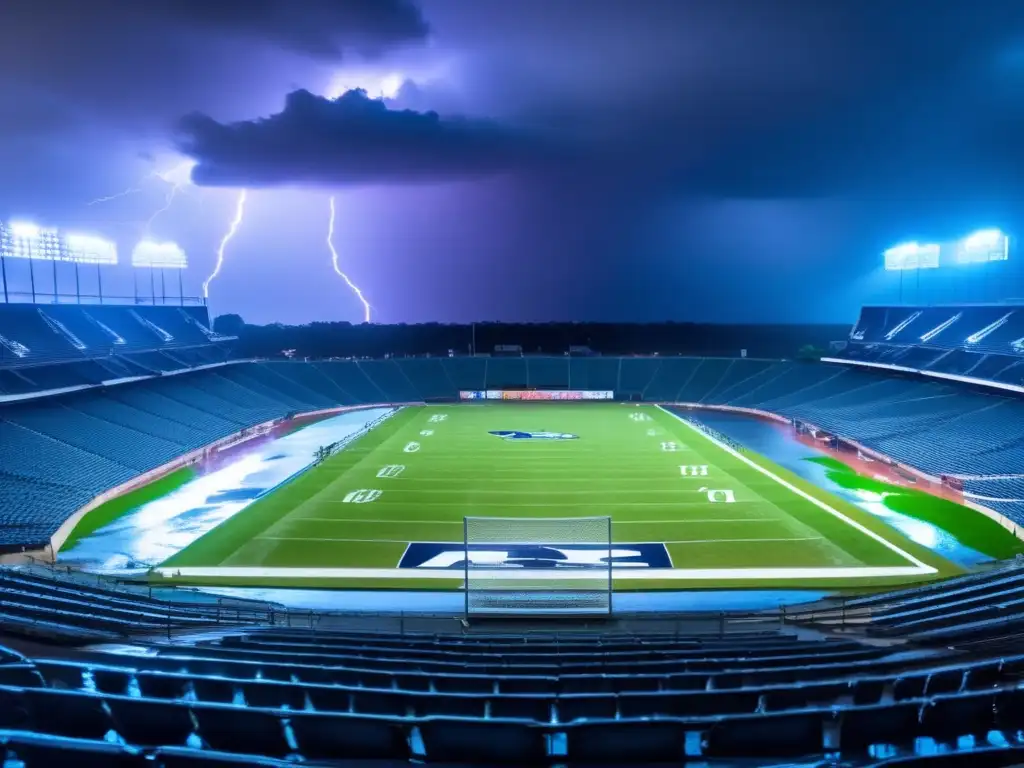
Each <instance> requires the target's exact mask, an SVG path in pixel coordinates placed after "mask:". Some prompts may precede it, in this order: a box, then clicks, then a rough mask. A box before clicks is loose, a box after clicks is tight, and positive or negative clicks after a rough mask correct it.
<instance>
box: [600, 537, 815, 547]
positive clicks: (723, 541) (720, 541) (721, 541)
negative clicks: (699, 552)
mask: <svg viewBox="0 0 1024 768" xmlns="http://www.w3.org/2000/svg"><path fill="white" fill-rule="evenodd" d="M824 540H825V537H824V536H786V537H783V538H779V539H676V540H675V541H662V542H659V543H661V544H733V543H735V542H741V543H750V542H752V541H824ZM615 543H616V544H621V545H623V546H625V545H627V544H629V542H628V541H617V542H615ZM634 543H636V544H642V543H645V542H634Z"/></svg>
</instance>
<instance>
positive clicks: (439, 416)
mask: <svg viewBox="0 0 1024 768" xmlns="http://www.w3.org/2000/svg"><path fill="white" fill-rule="evenodd" d="M447 418H448V414H447V413H435V414H434V415H433V416H431V417H430V418H429V419H427V421H429V422H430V423H431V424H439V423H440V422H442V421H444V420H445V419H447Z"/></svg>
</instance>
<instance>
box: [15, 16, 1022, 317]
mask: <svg viewBox="0 0 1024 768" xmlns="http://www.w3.org/2000/svg"><path fill="white" fill-rule="evenodd" d="M357 88H362V89H365V92H359V91H356V90H351V89H357ZM1022 137H1024V2H1020V0H982V1H981V2H978V0H971V1H970V2H946V1H945V0H867V1H865V0H149V1H148V2H139V1H138V0H3V2H2V3H0V218H3V219H8V220H10V219H21V220H25V219H27V220H31V221H34V222H38V223H40V224H45V225H50V226H56V227H62V228H64V229H67V230H72V231H82V232H89V233H94V234H97V235H102V236H104V237H107V238H110V239H116V240H117V242H118V245H119V248H120V252H121V256H122V261H127V257H128V255H129V253H130V251H131V247H132V245H133V244H134V243H135V242H136V241H138V240H139V239H140V238H142V237H143V236H148V237H150V238H152V239H156V240H174V241H177V242H178V243H180V244H181V245H182V246H183V247H184V248H185V250H186V251H187V252H188V254H189V258H190V261H191V268H190V270H189V272H188V273H187V276H186V278H185V281H186V292H187V293H192V294H195V295H197V294H199V293H200V290H201V285H202V283H203V280H204V278H206V277H207V276H208V275H209V273H210V272H211V270H212V269H213V268H214V265H215V261H216V251H217V246H218V243H219V242H220V240H221V238H222V237H223V236H224V235H225V233H226V232H227V231H228V226H229V224H230V222H231V220H232V217H233V215H234V213H235V211H236V204H237V202H238V196H239V194H240V190H242V189H246V190H248V193H247V197H246V201H245V209H244V217H243V220H242V222H241V225H240V226H239V227H238V230H237V232H236V234H235V236H234V237H233V239H231V240H230V242H229V243H228V244H227V247H226V248H225V254H224V255H225V259H224V263H223V265H222V269H221V271H220V273H219V274H218V276H217V277H216V279H215V280H213V281H212V282H211V283H210V288H209V292H210V303H211V309H212V311H213V313H214V314H222V313H226V312H237V313H239V314H241V315H242V316H243V317H244V318H245V319H246V320H248V321H250V322H257V323H269V322H285V323H298V322H310V321H314V320H350V321H353V322H358V321H359V320H361V319H362V317H363V310H362V307H361V305H360V303H359V301H358V300H357V298H356V297H355V296H354V295H353V293H352V292H351V291H350V290H349V289H348V287H347V286H346V285H345V283H344V281H343V280H342V279H341V278H340V277H339V276H338V275H336V274H335V272H334V270H333V268H332V263H331V253H330V250H329V248H328V247H327V242H326V235H327V226H328V216H329V210H330V208H329V201H330V198H331V197H332V196H333V197H334V199H335V205H336V210H337V219H336V227H335V237H334V244H335V246H336V248H337V252H338V257H339V262H338V263H339V267H340V268H341V269H342V270H344V271H345V272H347V273H348V274H349V276H350V277H351V278H352V280H353V281H354V282H355V283H357V284H358V285H359V286H360V287H361V288H362V289H363V291H364V293H365V296H366V297H367V299H368V300H369V302H370V303H371V305H372V307H373V309H372V317H373V320H374V321H380V322H424V321H441V322H462V321H471V320H519V321H524V320H525V321H540V320H571V319H576V320H587V319H592V320H639V321H644V320H666V319H674V320H710V321H735V322H744V321H755V322H762V321H764V322H768V321H772V322H844V321H850V320H852V318H853V317H854V315H855V312H856V309H857V307H858V306H859V304H860V303H862V302H864V301H873V300H878V299H879V298H883V299H884V298H885V297H880V296H879V290H880V285H881V280H882V276H881V275H880V265H881V251H882V250H883V249H884V248H885V247H887V246H889V245H891V244H893V243H894V242H897V241H900V240H905V239H919V240H941V239H945V238H953V237H957V236H959V235H962V234H965V233H967V232H969V231H971V230H972V229H977V228H981V227H993V226H994V227H1002V228H1003V229H1005V230H1007V231H1009V232H1011V233H1013V234H1016V232H1017V230H1018V229H1019V224H1018V222H1020V221H1024V217H1022V214H1024V204H1022V202H1021V198H1022V192H1024V139H1022ZM184 161H187V163H185V164H184V165H183V162H184ZM193 164H194V167H192V166H193ZM176 182H188V183H186V184H184V185H183V186H182V188H181V190H180V192H178V193H176V194H175V195H174V197H173V199H172V200H171V205H170V206H169V207H168V208H167V210H166V211H163V212H161V213H160V214H159V215H157V216H156V218H154V219H153V220H152V222H151V223H148V224H147V219H149V217H151V216H152V215H153V214H154V212H156V211H158V210H159V209H160V208H161V207H163V206H164V205H165V204H166V202H167V199H168V194H169V193H170V192H171V191H172V190H173V187H174V184H175V183H176ZM129 189H131V190H137V191H133V192H131V193H130V194H126V195H124V196H121V197H116V198H115V199H111V200H106V201H103V202H94V201H96V200H97V199H100V198H103V197H107V196H111V195H115V194H116V193H118V192H120V191H122V190H129ZM90 203H91V204H90ZM1015 255H1016V254H1015ZM1019 255H1020V256H1022V257H1024V253H1021V254H1019ZM1011 258H1012V257H1011ZM9 273H10V274H9V277H10V279H11V281H12V284H17V285H24V284H25V283H26V282H27V267H26V264H25V263H20V264H16V265H13V267H11V268H10V269H9ZM61 279H62V280H64V279H66V275H64V273H62V277H61ZM104 280H105V290H106V291H107V292H108V293H115V292H122V293H131V291H132V270H131V269H130V268H128V267H118V268H117V269H116V270H113V271H112V272H111V273H110V274H109V275H108V276H106V277H105V278H104ZM1018 295H1024V293H1021V294H1018Z"/></svg>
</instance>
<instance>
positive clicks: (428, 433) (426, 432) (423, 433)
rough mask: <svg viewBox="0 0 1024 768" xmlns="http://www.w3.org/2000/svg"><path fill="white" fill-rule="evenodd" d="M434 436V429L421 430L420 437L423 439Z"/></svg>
mask: <svg viewBox="0 0 1024 768" xmlns="http://www.w3.org/2000/svg"><path fill="white" fill-rule="evenodd" d="M432 434H434V430H432V429H421V430H420V436H421V437H430V436H431V435H432Z"/></svg>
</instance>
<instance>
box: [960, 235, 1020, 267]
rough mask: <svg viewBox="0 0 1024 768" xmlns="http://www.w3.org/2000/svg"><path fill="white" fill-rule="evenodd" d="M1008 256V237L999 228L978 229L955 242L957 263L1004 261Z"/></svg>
mask: <svg viewBox="0 0 1024 768" xmlns="http://www.w3.org/2000/svg"><path fill="white" fill-rule="evenodd" d="M1009 257H1010V238H1008V237H1007V236H1006V234H1005V233H1004V232H1003V231H1002V230H1000V229H979V230H978V231H977V232H973V233H971V234H970V235H968V236H967V237H965V238H963V239H962V240H960V241H959V242H958V243H957V244H956V262H957V263H958V264H976V263H984V262H986V261H1006V260H1007V259H1008V258H1009Z"/></svg>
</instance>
